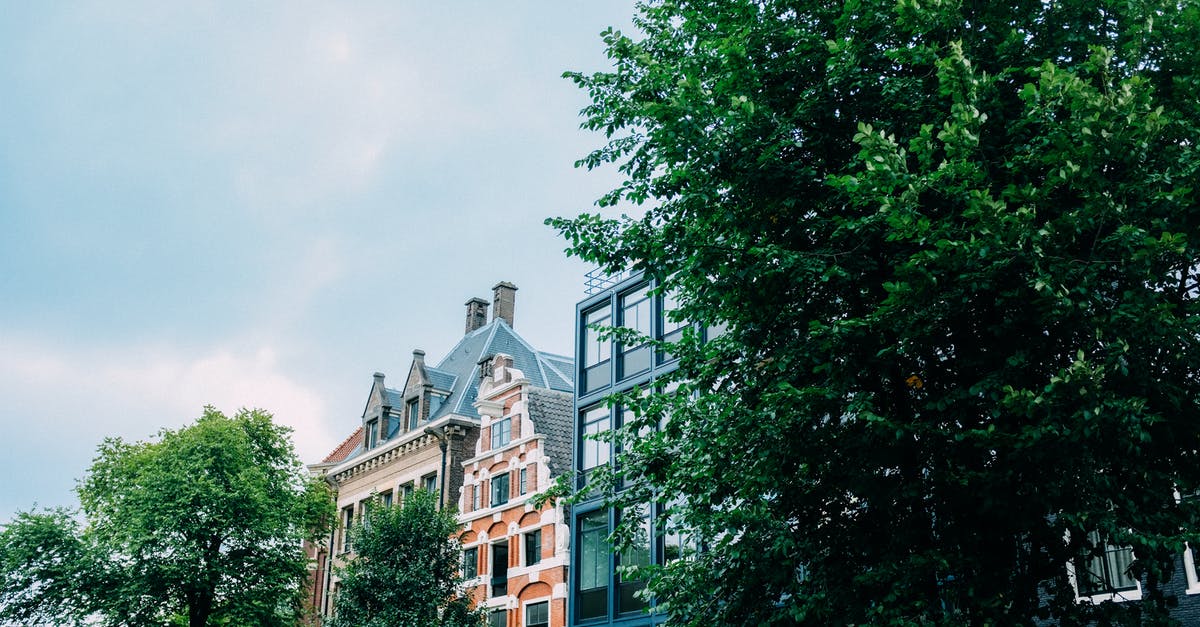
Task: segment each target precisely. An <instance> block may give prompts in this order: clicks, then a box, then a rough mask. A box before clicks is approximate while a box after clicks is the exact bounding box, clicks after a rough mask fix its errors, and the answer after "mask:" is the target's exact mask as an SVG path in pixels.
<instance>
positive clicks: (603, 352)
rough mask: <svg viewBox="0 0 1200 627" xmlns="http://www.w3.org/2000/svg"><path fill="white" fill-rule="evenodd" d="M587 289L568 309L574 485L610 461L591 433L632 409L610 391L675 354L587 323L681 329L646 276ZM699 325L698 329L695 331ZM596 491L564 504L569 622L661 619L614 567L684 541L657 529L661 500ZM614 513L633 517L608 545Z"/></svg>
mask: <svg viewBox="0 0 1200 627" xmlns="http://www.w3.org/2000/svg"><path fill="white" fill-rule="evenodd" d="M592 278H593V281H592V282H591V283H590V284H589V287H590V288H592V289H593V293H592V294H591V295H590V296H589V297H588V298H586V299H584V300H583V301H581V302H580V303H578V304H577V305H576V308H575V337H576V348H575V350H576V352H575V363H576V368H577V371H576V382H577V385H576V393H575V424H574V433H573V435H574V455H575V466H574V470H575V473H574V476H575V481H576V482H577V483H576V485H575V487H576V488H577V489H582V488H584V487H585V486H586V485H587V481H588V478H589V475H591V474H592V473H593V472H594V471H595V470H596V469H599V468H602V467H604V466H607V465H609V464H611V463H613V450H612V448H613V446H612V444H611V443H610V442H608V441H605V440H603V439H597V436H599V435H600V434H603V433H604V432H606V431H609V430H612V429H619V428H620V427H621V425H622V423H623V422H624V421H625V420H627V419H628V418H629V417H631V416H632V412H631V411H629V410H627V409H626V408H623V407H621V406H619V405H616V406H610V403H609V401H608V397H609V395H611V394H614V393H619V392H626V391H629V390H632V389H634V388H635V387H636V388H639V389H641V390H653V389H657V388H658V387H659V386H660V383H659V379H660V378H661V377H662V376H663V375H665V374H667V373H669V372H672V371H673V370H675V369H676V367H677V363H676V360H675V358H674V357H673V356H672V355H671V354H670V353H669V352H665V351H661V350H657V349H656V348H655V347H654V346H652V345H650V344H649V343H639V344H637V345H625V344H622V343H621V342H619V341H617V340H614V339H611V338H604V337H603V334H602V333H601V332H599V331H598V330H597V329H596V328H594V327H595V326H600V327H604V326H616V327H625V328H630V329H634V330H636V331H638V332H639V333H640V334H642V335H643V336H645V337H648V338H655V339H657V340H662V341H666V342H671V341H672V340H675V339H677V338H678V337H679V335H681V334H682V332H683V329H684V328H685V327H686V326H688V325H687V324H686V323H681V322H673V321H671V320H669V319H668V316H667V312H668V311H670V310H671V309H673V303H672V301H671V299H670V298H669V297H664V296H663V295H658V294H654V293H653V291H654V289H655V287H656V285H655V282H654V280H653V279H652V278H647V277H643V276H641V275H633V276H628V277H621V278H620V279H619V280H617V281H611V282H603V281H598V280H594V277H592ZM702 332H705V331H702ZM602 497H603V495H602V494H596V493H593V494H589V495H588V496H587V497H586V499H585V500H584V501H582V502H580V503H578V504H576V505H575V506H574V507H572V510H571V530H572V533H573V536H572V542H571V564H572V572H571V579H570V586H569V588H570V595H569V600H570V603H569V608H568V613H569V618H570V620H569V623H568V624H569V625H572V626H575V625H579V626H580V627H583V626H587V627H592V626H606V625H623V626H628V627H641V626H643V625H656V624H659V623H661V622H662V621H663V618H664V617H663V616H662V615H661V614H656V613H655V611H654V609H655V608H654V601H653V599H645V598H643V595H641V594H639V592H640V591H641V590H642V588H643V587H644V585H643V584H642V583H641V582H640V581H637V580H633V579H623V578H622V576H621V573H620V570H621V569H620V567H621V566H643V565H648V564H664V563H666V562H668V561H669V560H672V559H678V558H679V557H680V556H682V555H684V554H685V553H686V551H687V550H690V549H689V547H687V546H685V544H686V543H685V539H684V538H683V537H681V536H680V535H679V534H677V533H673V532H668V531H664V530H663V526H662V525H656V524H653V523H654V521H656V520H660V519H662V517H664V516H665V511H664V510H665V507H664V506H663V504H661V503H647V504H646V506H645V507H644V508H642V509H641V510H639V511H635V512H628V511H626V512H618V511H615V510H614V509H612V508H609V507H606V506H605V505H604V503H603V498H602ZM620 516H637V517H638V518H639V519H640V522H639V523H638V527H639V528H640V529H641V530H642V533H640V534H637V536H636V537H635V540H634V543H633V546H632V547H630V548H629V549H627V550H625V551H622V552H620V553H618V552H614V551H613V550H612V549H611V548H610V547H609V546H608V544H607V542H606V538H607V537H608V535H609V534H610V533H611V532H612V530H613V528H614V526H615V525H616V524H617V521H618V517H620Z"/></svg>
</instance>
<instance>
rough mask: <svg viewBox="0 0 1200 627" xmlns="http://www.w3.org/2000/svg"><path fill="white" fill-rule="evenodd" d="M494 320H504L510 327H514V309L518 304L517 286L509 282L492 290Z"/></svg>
mask: <svg viewBox="0 0 1200 627" xmlns="http://www.w3.org/2000/svg"><path fill="white" fill-rule="evenodd" d="M492 294H493V298H492V305H493V307H492V320H495V319H496V318H503V319H504V321H505V322H507V323H508V326H510V327H511V326H513V308H514V307H515V306H516V302H517V286H515V285H513V284H512V283H509V282H508V281H501V282H499V283H497V284H496V285H495V287H493V288H492Z"/></svg>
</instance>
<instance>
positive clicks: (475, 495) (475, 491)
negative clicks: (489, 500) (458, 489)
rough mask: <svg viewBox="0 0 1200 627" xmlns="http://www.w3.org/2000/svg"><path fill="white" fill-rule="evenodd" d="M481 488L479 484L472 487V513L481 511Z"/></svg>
mask: <svg viewBox="0 0 1200 627" xmlns="http://www.w3.org/2000/svg"><path fill="white" fill-rule="evenodd" d="M480 487H481V486H480V485H479V484H478V483H476V484H475V485H473V486H471V510H472V511H474V510H477V509H479V488H480Z"/></svg>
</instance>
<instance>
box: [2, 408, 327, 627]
mask: <svg viewBox="0 0 1200 627" xmlns="http://www.w3.org/2000/svg"><path fill="white" fill-rule="evenodd" d="M78 492H79V498H80V502H81V504H82V506H83V516H82V517H83V520H84V521H85V522H86V524H85V525H83V526H82V527H81V526H80V525H79V523H78V522H77V520H76V517H75V516H74V515H73V513H72V512H67V511H63V510H56V511H50V512H42V513H23V514H20V515H18V516H17V517H16V519H15V520H14V521H12V522H11V523H9V524H8V525H5V526H4V528H3V530H2V531H0V567H2V568H3V570H2V572H0V618H3V619H6V620H12V621H16V622H19V623H22V624H33V623H39V624H41V623H49V624H56V625H58V624H81V623H85V622H88V623H89V624H90V622H89V621H97V620H98V621H100V623H101V624H105V625H189V626H190V627H201V626H204V625H294V624H295V622H296V620H297V617H298V614H299V606H300V603H299V602H300V590H301V584H302V582H303V581H304V579H305V577H306V576H307V560H306V558H305V555H304V553H303V551H302V550H301V541H302V540H304V539H316V538H318V537H320V536H321V535H323V534H324V533H325V531H327V529H328V526H329V524H330V523H331V521H332V519H333V509H332V504H331V503H332V502H331V499H330V498H329V493H328V489H327V488H326V487H325V485H324V483H320V482H315V481H310V480H308V479H307V478H306V475H305V472H304V467H303V466H302V465H301V463H300V461H299V460H298V459H297V457H296V455H295V453H294V452H293V450H292V444H291V440H290V438H289V436H288V429H287V428H286V427H281V426H278V425H275V424H274V423H273V422H272V420H271V416H270V414H268V413H266V412H263V411H260V410H242V411H239V412H238V413H237V415H235V416H234V417H232V418H229V417H226V416H224V415H222V414H221V413H220V412H218V411H217V410H215V409H213V408H212V407H207V408H205V410H204V415H203V416H201V417H200V419H199V420H197V421H196V423H195V424H193V425H191V426H188V427H184V428H182V429H178V430H164V431H162V432H161V433H160V434H159V437H158V439H157V440H156V441H150V442H135V443H128V442H125V441H123V440H120V439H108V440H105V442H104V443H103V444H102V445H101V446H100V449H99V455H98V456H97V457H96V460H95V461H94V463H93V464H92V467H91V469H90V470H89V472H88V474H87V476H86V477H85V478H84V479H83V481H81V482H80V485H79V488H78Z"/></svg>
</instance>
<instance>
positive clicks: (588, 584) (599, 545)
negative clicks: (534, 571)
mask: <svg viewBox="0 0 1200 627" xmlns="http://www.w3.org/2000/svg"><path fill="white" fill-rule="evenodd" d="M576 529H577V531H576V533H577V534H578V537H577V542H578V546H579V590H578V592H577V593H576V594H577V595H578V596H577V598H576V603H575V608H576V610H575V611H576V613H577V614H576V616H577V617H578V619H579V620H587V619H589V618H602V617H605V616H608V581H609V579H610V577H611V574H612V567H611V565H610V563H609V554H610V553H609V548H608V542H607V541H606V539H607V538H608V510H600V511H597V512H592V513H590V514H586V515H584V516H581V517H580V518H579V525H578V527H577V528H576Z"/></svg>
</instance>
